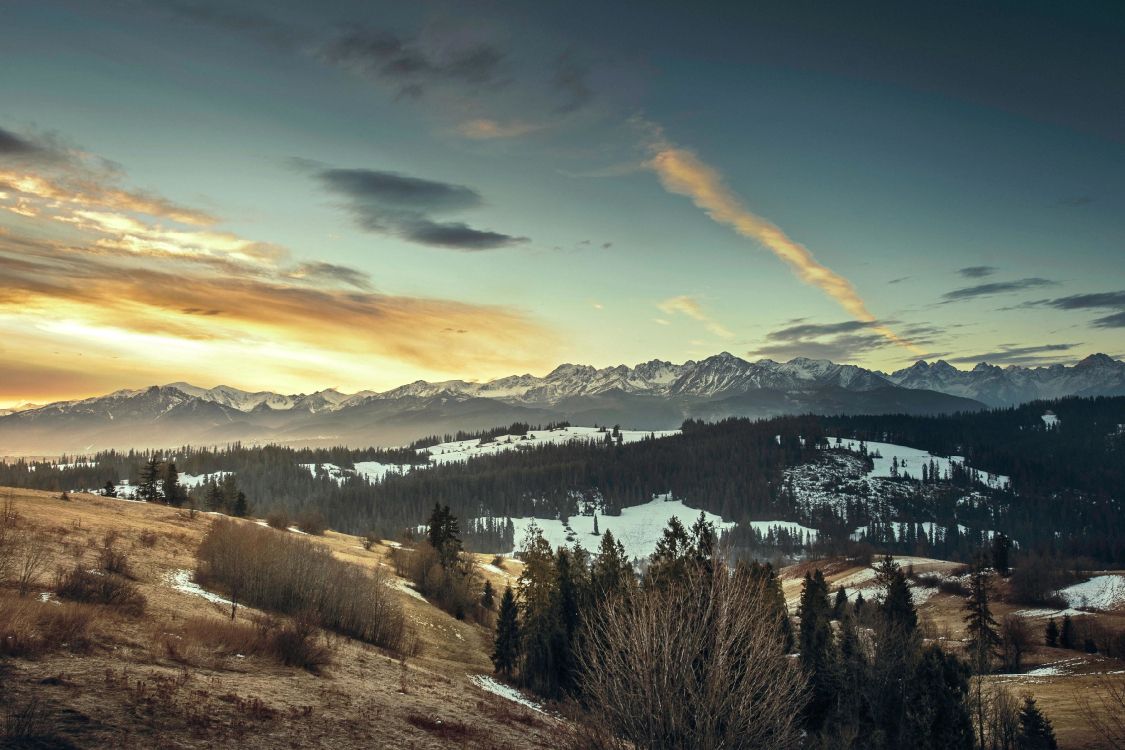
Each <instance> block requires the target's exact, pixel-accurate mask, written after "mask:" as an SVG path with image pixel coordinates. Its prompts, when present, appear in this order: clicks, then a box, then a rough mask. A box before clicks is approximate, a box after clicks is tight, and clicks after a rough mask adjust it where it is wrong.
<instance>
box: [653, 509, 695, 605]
mask: <svg viewBox="0 0 1125 750" xmlns="http://www.w3.org/2000/svg"><path fill="white" fill-rule="evenodd" d="M692 552H693V550H692V544H691V537H690V536H689V535H688V531H687V529H685V528H684V525H683V523H681V522H680V519H679V518H677V517H676V516H672V518H671V519H669V521H668V526H667V527H665V529H664V531H663V532H662V533H661V535H660V539H659V540H657V542H656V549H655V550H653V553H652V557H651V558H650V559H649V565H648V570H647V571H646V573H645V585H646V586H653V587H657V588H660V587H663V586H665V585H667V584H670V583H672V582H674V581H682V580H684V579H685V578H686V577H687V570H688V565H689V560H690V558H691V556H692Z"/></svg>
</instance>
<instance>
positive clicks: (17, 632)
mask: <svg viewBox="0 0 1125 750" xmlns="http://www.w3.org/2000/svg"><path fill="white" fill-rule="evenodd" d="M96 620H97V611H96V610H94V609H93V608H91V607H88V606H85V605H80V604H62V605H59V604H58V603H52V604H46V603H43V602H39V601H22V602H13V603H9V604H8V605H6V606H4V607H3V608H2V609H0V656H18V657H23V658H30V657H35V656H39V655H42V654H45V653H49V652H52V651H59V650H63V649H67V650H70V651H75V652H82V651H86V650H88V649H89V648H90V646H91V645H92V640H91V638H90V635H89V633H90V630H91V626H92V625H93V623H94V622H95V621H96Z"/></svg>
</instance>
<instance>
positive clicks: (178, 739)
mask: <svg viewBox="0 0 1125 750" xmlns="http://www.w3.org/2000/svg"><path fill="white" fill-rule="evenodd" d="M6 500H11V501H12V506H13V507H14V508H15V510H16V511H17V512H18V514H19V516H20V520H19V522H18V528H19V534H20V535H21V537H27V538H34V540H35V541H36V543H37V544H38V545H40V546H41V547H42V548H43V549H45V550H47V555H46V559H44V560H43V561H42V562H41V566H40V570H39V571H37V573H36V575H35V577H34V581H33V582H32V585H31V586H30V587H29V590H28V592H27V594H26V595H25V596H23V597H21V596H19V595H18V592H17V591H16V590H15V589H14V588H4V589H0V655H3V654H7V655H8V658H4V659H2V660H0V661H2V666H0V669H3V673H2V675H0V694H2V696H3V697H2V701H3V704H4V706H3V709H0V710H3V711H4V714H3V718H4V722H5V724H4V725H3V726H2V727H0V729H2V730H4V731H6V732H8V733H9V734H10V735H16V736H18V735H20V734H22V735H25V736H27V737H33V736H35V737H38V738H39V739H36V740H33V742H36V743H38V744H28V745H27V746H29V747H31V746H34V747H58V748H65V747H79V748H87V747H89V748H92V747H122V748H205V747H231V746H234V745H235V744H237V745H238V746H240V747H243V748H276V747H288V748H313V747H332V748H346V747H379V748H383V747H387V748H390V747H395V748H400V747H401V748H439V747H473V748H497V749H500V748H546V747H555V746H557V745H556V743H557V741H558V739H559V737H560V736H562V735H563V734H565V729H566V725H565V723H564V722H563V721H562V720H561V719H558V718H556V717H554V716H552V715H550V714H546V713H540V712H537V711H533V710H531V709H528V708H525V707H523V706H521V705H518V704H516V703H514V702H512V701H510V700H507V699H505V698H502V697H500V696H498V695H495V694H493V693H490V692H486V691H485V690H483V689H481V688H480V687H478V686H477V685H476V684H475V683H474V682H472V681H471V679H470V678H471V676H472V675H474V674H480V673H490V672H491V664H490V662H489V659H488V653H489V649H490V646H491V638H490V633H488V632H487V631H486V630H485V629H484V628H483V627H481V626H479V625H473V624H468V623H465V622H459V621H457V620H455V619H454V618H453V617H451V616H449V615H447V614H445V613H444V612H442V611H440V610H438V609H437V608H436V607H433V606H431V605H430V604H428V603H427V602H426V601H425V600H422V599H420V598H419V597H418V596H417V594H416V593H414V592H412V591H410V590H408V589H407V588H406V586H405V582H403V581H401V580H398V579H393V574H392V582H393V583H395V584H396V590H394V591H392V592H391V593H392V596H394V597H395V598H397V599H398V600H400V601H401V604H402V606H403V607H404V609H405V613H406V615H407V621H408V623H409V624H410V628H409V630H410V633H412V641H413V642H412V643H411V646H410V647H409V648H408V649H407V651H408V652H409V653H407V654H405V655H403V654H397V653H391V652H387V651H384V650H382V649H379V648H376V647H373V646H370V645H367V644H364V643H361V642H358V641H355V640H352V639H348V638H344V637H341V636H338V635H334V634H332V633H329V632H326V631H318V632H317V633H316V634H315V635H314V636H313V638H314V641H315V644H316V646H317V647H318V649H317V650H318V652H322V654H323V655H324V656H325V658H326V661H327V663H325V664H323V665H322V666H320V667H317V668H315V669H304V668H300V667H295V666H285V664H283V663H282V662H281V661H280V660H279V659H278V658H277V657H276V656H275V655H272V654H271V653H270V652H269V650H268V649H263V648H261V646H260V643H259V641H258V640H257V639H256V637H255V627H257V626H256V623H257V622H260V620H261V618H262V613H259V612H256V611H255V610H253V609H249V608H244V607H239V609H238V611H237V615H236V619H235V620H234V622H233V623H232V622H231V619H230V607H229V606H227V605H225V604H221V603H215V602H212V601H209V600H208V599H207V598H205V597H203V596H202V595H200V594H199V593H198V592H195V593H193V592H191V591H190V590H188V591H185V590H181V589H180V588H177V585H179V586H180V587H181V588H188V589H190V586H184V583H185V582H186V581H190V574H189V573H188V572H187V571H191V570H192V569H193V564H194V553H195V550H196V548H197V547H198V545H199V542H200V540H201V539H202V537H203V534H204V532H205V531H206V529H207V528H208V526H209V524H211V523H213V521H214V517H213V516H209V515H207V514H195V515H194V517H193V516H192V515H191V514H189V513H188V512H187V511H186V510H179V509H175V508H169V507H164V506H159V505H147V504H142V503H133V502H127V501H121V500H113V499H106V498H101V497H96V496H91V495H71V496H70V498H69V500H62V499H60V498H59V496H58V495H57V494H54V493H45V492H35V491H24V490H0V503H4V502H5V501H6ZM243 523H254V522H253V521H244V522H243ZM271 533H277V534H283V533H289V532H281V531H271ZM107 534H110V535H111V537H112V536H116V539H115V540H113V543H112V546H113V549H114V550H115V551H116V552H118V553H124V555H125V557H126V560H127V571H128V575H129V577H130V578H132V579H134V584H135V587H136V589H137V591H138V592H139V593H140V594H141V595H142V596H143V597H144V599H145V602H146V603H145V606H144V611H143V613H141V614H130V613H129V612H126V611H124V610H123V609H122V608H121V607H117V606H114V605H96V604H76V603H70V602H62V601H59V599H58V597H57V596H55V595H53V594H51V593H50V592H51V591H52V580H53V579H54V578H55V576H56V571H61V570H66V569H71V568H73V567H74V566H75V565H76V564H77V565H78V566H80V567H83V568H85V567H87V566H88V567H89V568H90V569H96V566H97V565H98V564H99V563H98V562H97V561H98V559H99V555H100V554H101V549H102V548H103V547H104V546H105V540H106V535H107ZM312 539H313V540H314V541H315V542H316V543H318V544H324V545H327V546H328V548H329V549H330V550H331V551H332V553H333V554H334V555H335V556H337V557H339V558H341V559H343V560H346V561H348V562H351V563H354V564H357V565H362V566H369V567H372V568H374V567H376V566H385V565H387V555H388V553H389V551H390V549H391V546H390V543H389V542H388V543H382V544H377V545H375V546H374V547H373V548H372V549H371V550H370V551H368V550H365V549H364V548H363V545H362V541H361V540H360V539H359V538H357V537H351V536H347V535H343V534H336V533H333V532H328V533H327V534H326V535H325V536H323V537H315V538H312ZM488 560H491V558H488ZM488 560H485V559H484V558H482V563H487V562H488ZM515 566H516V564H515V563H511V562H506V563H505V567H508V568H510V572H505V571H503V570H492V569H490V568H488V567H486V568H484V572H485V574H486V575H488V576H489V577H491V578H492V579H493V583H494V585H497V586H498V587H499V588H500V589H501V590H502V588H503V583H504V580H505V578H506V577H507V575H514V574H516V570H515ZM388 572H390V571H388Z"/></svg>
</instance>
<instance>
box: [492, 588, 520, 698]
mask: <svg viewBox="0 0 1125 750" xmlns="http://www.w3.org/2000/svg"><path fill="white" fill-rule="evenodd" d="M519 655H520V626H519V613H518V611H517V607H516V598H515V595H514V594H513V593H512V587H511V586H506V587H505V588H504V595H503V596H502V597H501V598H500V612H499V614H498V616H497V618H496V640H495V642H494V644H493V648H492V665H493V667H494V668H495V670H496V674H499V675H503V676H504V677H506V678H508V679H511V677H512V672H513V670H515V668H516V664H517V662H518V661H519Z"/></svg>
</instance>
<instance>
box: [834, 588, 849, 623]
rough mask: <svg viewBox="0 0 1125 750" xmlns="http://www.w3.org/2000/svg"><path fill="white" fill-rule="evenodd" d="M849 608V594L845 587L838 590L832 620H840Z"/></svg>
mask: <svg viewBox="0 0 1125 750" xmlns="http://www.w3.org/2000/svg"><path fill="white" fill-rule="evenodd" d="M847 608H848V592H847V591H845V590H844V587H843V586H840V587H839V588H837V589H836V601H835V602H834V603H833V605H832V619H833V620H839V619H840V618H841V617H843V616H844V612H846V611H847Z"/></svg>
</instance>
